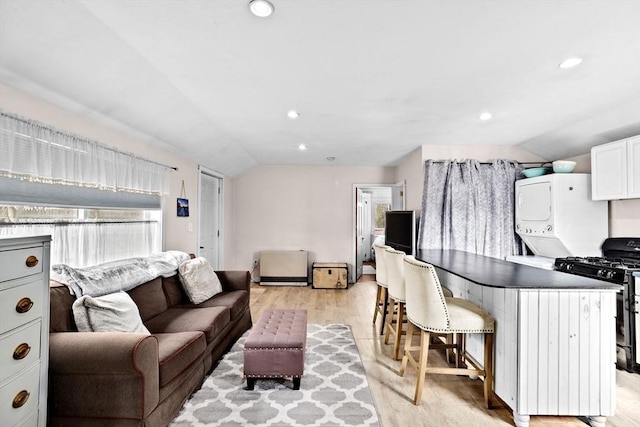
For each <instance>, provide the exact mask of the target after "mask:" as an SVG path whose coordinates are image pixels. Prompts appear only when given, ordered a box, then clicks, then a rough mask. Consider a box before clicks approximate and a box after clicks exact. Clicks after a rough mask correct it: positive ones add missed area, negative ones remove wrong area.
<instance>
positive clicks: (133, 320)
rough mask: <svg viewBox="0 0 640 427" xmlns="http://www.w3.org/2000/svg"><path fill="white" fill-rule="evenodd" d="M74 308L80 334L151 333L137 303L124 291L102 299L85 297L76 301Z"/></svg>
mask: <svg viewBox="0 0 640 427" xmlns="http://www.w3.org/2000/svg"><path fill="white" fill-rule="evenodd" d="M72 308H73V317H74V318H75V321H76V325H77V326H78V330H79V331H80V332H136V333H143V334H148V333H149V331H148V330H147V328H145V326H144V325H143V324H142V319H141V318H140V312H139V311H138V307H137V306H136V303H135V302H133V300H132V299H131V297H130V296H129V294H127V293H126V292H123V291H120V292H114V293H112V294H107V295H103V296H100V297H91V296H89V295H84V296H82V297H80V298H78V299H76V300H75V301H74V303H73V306H72Z"/></svg>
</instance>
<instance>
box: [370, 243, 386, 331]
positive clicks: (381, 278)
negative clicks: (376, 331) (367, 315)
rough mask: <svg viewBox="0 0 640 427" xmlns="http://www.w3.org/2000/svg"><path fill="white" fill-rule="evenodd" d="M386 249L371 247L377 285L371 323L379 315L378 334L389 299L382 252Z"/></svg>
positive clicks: (381, 329)
mask: <svg viewBox="0 0 640 427" xmlns="http://www.w3.org/2000/svg"><path fill="white" fill-rule="evenodd" d="M387 248H389V246H387V245H380V244H375V245H373V250H374V252H375V254H376V283H377V284H378V292H377V294H376V306H375V309H374V311H373V323H376V319H377V318H378V313H379V314H380V315H381V316H382V327H381V328H380V333H382V332H383V331H384V322H385V320H386V317H387V305H388V303H389V297H388V295H387V267H386V264H385V258H384V252H385V251H386V250H387Z"/></svg>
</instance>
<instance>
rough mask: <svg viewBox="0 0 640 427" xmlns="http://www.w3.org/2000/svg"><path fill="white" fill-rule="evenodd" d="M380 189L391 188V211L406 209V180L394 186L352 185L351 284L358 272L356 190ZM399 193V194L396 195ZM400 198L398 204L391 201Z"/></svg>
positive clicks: (355, 279)
mask: <svg viewBox="0 0 640 427" xmlns="http://www.w3.org/2000/svg"><path fill="white" fill-rule="evenodd" d="M380 187H389V188H391V197H392V201H391V208H392V209H396V208H394V206H398V205H400V207H399V208H398V209H401V210H404V209H406V205H407V198H406V197H404V195H405V194H407V191H406V189H407V182H406V180H402V181H400V182H396V183H394V184H388V183H385V184H353V186H352V189H351V260H352V262H353V264H352V265H353V268H352V269H351V275H350V280H351V283H356V281H357V280H358V277H357V275H358V272H357V271H356V270H357V267H358V259H357V254H356V245H357V241H356V240H357V238H358V236H357V230H356V227H357V223H356V214H357V210H358V205H357V203H358V202H357V200H356V199H357V197H356V193H357V191H358V189H360V190H366V189H367V188H380ZM398 187H401V189H400V191H399V192H396V191H394V188H395V189H397V188H398ZM397 193H399V194H397ZM398 195H399V196H400V197H401V203H400V204H398V203H397V201H396V200H393V197H397V196H398Z"/></svg>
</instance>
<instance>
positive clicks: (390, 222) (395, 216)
mask: <svg viewBox="0 0 640 427" xmlns="http://www.w3.org/2000/svg"><path fill="white" fill-rule="evenodd" d="M384 235H385V237H384V239H385V244H386V245H387V246H391V247H392V248H393V249H395V250H398V251H402V252H404V253H405V254H407V255H415V253H416V214H415V211H387V212H386V213H385V226H384Z"/></svg>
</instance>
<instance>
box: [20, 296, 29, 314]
mask: <svg viewBox="0 0 640 427" xmlns="http://www.w3.org/2000/svg"><path fill="white" fill-rule="evenodd" d="M31 307H33V301H31V298H28V297H24V298H21V299H20V301H18V303H17V304H16V311H17V312H18V313H20V314H24V313H26V312H27V311H29V310H31Z"/></svg>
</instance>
